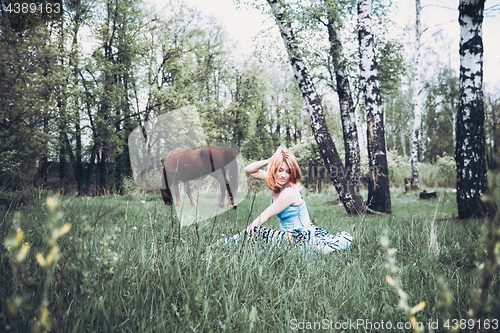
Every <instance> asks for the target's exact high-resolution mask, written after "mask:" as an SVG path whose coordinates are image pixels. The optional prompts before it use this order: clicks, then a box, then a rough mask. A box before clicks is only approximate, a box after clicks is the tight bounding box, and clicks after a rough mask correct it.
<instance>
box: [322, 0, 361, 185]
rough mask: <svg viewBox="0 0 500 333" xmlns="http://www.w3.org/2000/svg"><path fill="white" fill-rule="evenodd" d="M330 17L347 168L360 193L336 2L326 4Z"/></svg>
mask: <svg viewBox="0 0 500 333" xmlns="http://www.w3.org/2000/svg"><path fill="white" fill-rule="evenodd" d="M325 6H326V10H327V16H328V23H327V29H328V39H329V41H330V55H331V57H332V63H333V68H334V71H335V79H336V82H337V95H338V96H339V104H340V115H341V119H342V132H343V137H344V150H345V168H346V170H347V172H349V175H350V177H351V181H352V183H353V184H354V188H355V189H356V191H359V177H360V173H361V158H360V149H359V140H358V129H357V126H356V114H355V108H354V103H353V100H352V95H351V88H350V85H349V79H348V77H347V75H346V67H347V59H345V57H344V54H343V51H342V50H343V47H342V43H341V41H340V38H339V36H338V34H337V31H338V30H339V28H340V25H341V22H340V18H339V13H338V9H337V8H335V7H334V6H335V2H332V1H331V0H330V1H326V2H325Z"/></svg>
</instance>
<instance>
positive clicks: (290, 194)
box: [229, 147, 352, 254]
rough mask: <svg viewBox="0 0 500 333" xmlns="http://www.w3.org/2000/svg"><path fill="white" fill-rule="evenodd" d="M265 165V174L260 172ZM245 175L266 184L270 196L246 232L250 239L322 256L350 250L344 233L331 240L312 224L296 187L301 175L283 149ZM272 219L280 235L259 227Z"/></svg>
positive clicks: (263, 171)
mask: <svg viewBox="0 0 500 333" xmlns="http://www.w3.org/2000/svg"><path fill="white" fill-rule="evenodd" d="M266 165H268V170H267V171H265V170H262V168H263V167H264V166H266ZM245 171H246V172H247V173H248V174H249V175H250V176H252V177H254V178H257V179H260V180H265V181H266V182H267V185H268V186H269V188H270V189H271V191H272V193H273V198H272V200H271V205H270V206H269V207H268V208H267V209H266V210H265V211H264V212H262V214H260V215H259V216H258V217H257V218H256V219H255V220H254V221H253V222H252V223H251V224H250V225H249V226H248V228H247V229H246V230H245V232H247V233H249V234H250V235H251V239H253V240H260V239H262V240H264V241H265V242H267V243H269V242H275V241H278V242H280V243H281V242H282V241H283V240H289V241H290V243H292V244H294V245H299V246H301V245H302V244H303V245H304V247H309V246H311V247H313V248H315V249H317V250H320V251H321V252H323V253H325V254H326V253H330V252H333V251H337V250H346V249H348V248H349V247H350V246H351V242H352V236H351V235H350V234H348V233H347V232H339V233H338V234H336V235H335V236H333V235H331V234H330V233H328V231H326V230H324V229H322V228H319V227H316V226H315V225H313V224H312V223H311V221H310V219H309V213H308V212H307V207H306V203H305V201H304V197H303V195H302V192H301V186H300V184H299V181H300V179H301V178H302V173H301V172H300V168H299V165H298V163H297V159H296V158H295V156H294V155H293V154H292V153H291V152H289V151H288V150H287V149H286V148H283V147H280V148H278V150H277V151H276V152H275V153H274V155H273V156H272V157H271V158H270V159H267V160H262V161H258V162H254V163H251V164H249V165H248V166H247V167H245ZM275 215H278V218H279V225H280V231H278V230H272V229H267V228H264V227H261V226H262V224H264V222H266V221H267V220H268V219H270V218H271V217H273V216H275ZM238 238H239V235H236V236H234V237H232V239H233V240H234V241H237V240H238ZM229 240H231V238H230V239H229Z"/></svg>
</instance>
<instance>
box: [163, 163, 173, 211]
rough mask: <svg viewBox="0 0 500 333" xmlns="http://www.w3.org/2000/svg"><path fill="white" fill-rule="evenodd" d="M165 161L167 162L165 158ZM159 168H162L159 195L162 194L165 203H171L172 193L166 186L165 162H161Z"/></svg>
mask: <svg viewBox="0 0 500 333" xmlns="http://www.w3.org/2000/svg"><path fill="white" fill-rule="evenodd" d="M167 157H168V156H167ZM165 163H167V161H166V160H165ZM161 169H162V173H161V188H160V192H161V196H162V198H163V202H164V203H165V204H167V205H171V204H172V203H173V200H172V193H171V192H170V188H169V187H168V180H167V172H166V171H165V164H163V166H162V168H161Z"/></svg>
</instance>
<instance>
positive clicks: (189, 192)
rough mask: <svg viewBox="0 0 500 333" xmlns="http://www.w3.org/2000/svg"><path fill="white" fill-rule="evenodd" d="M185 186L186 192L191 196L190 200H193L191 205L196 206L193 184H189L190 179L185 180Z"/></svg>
mask: <svg viewBox="0 0 500 333" xmlns="http://www.w3.org/2000/svg"><path fill="white" fill-rule="evenodd" d="M184 187H185V188H186V193H187V195H188V197H189V200H190V201H191V206H196V203H195V202H194V199H193V196H192V195H191V186H189V180H186V181H185V182H184Z"/></svg>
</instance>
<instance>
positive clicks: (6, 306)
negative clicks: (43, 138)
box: [0, 188, 500, 332]
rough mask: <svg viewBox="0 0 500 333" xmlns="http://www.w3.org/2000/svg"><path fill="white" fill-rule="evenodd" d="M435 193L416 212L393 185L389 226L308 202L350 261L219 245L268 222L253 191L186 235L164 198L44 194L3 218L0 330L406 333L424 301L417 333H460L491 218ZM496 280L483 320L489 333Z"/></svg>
mask: <svg viewBox="0 0 500 333" xmlns="http://www.w3.org/2000/svg"><path fill="white" fill-rule="evenodd" d="M437 193H438V199H433V200H426V201H421V200H419V199H418V196H417V194H416V193H414V194H410V195H403V193H402V190H401V189H399V188H393V189H392V192H391V195H392V207H393V213H392V214H391V215H367V214H361V215H359V216H347V215H346V214H345V210H344V208H343V207H342V206H337V205H332V204H330V203H329V201H331V200H332V199H333V198H335V197H336V196H335V195H334V193H333V192H331V190H327V191H325V192H324V193H323V194H321V195H316V194H310V193H307V194H306V195H305V200H306V203H307V206H308V210H309V213H310V216H311V219H312V222H313V223H314V224H316V225H317V226H320V227H322V228H324V229H326V230H328V231H330V232H331V233H337V232H339V231H347V232H350V233H351V234H352V235H353V236H354V241H353V244H352V247H351V248H350V249H348V250H347V251H343V252H338V253H331V254H329V255H322V254H319V253H315V252H310V251H309V252H305V251H301V250H299V249H293V248H292V249H287V248H285V247H281V246H270V245H265V244H260V243H258V244H252V243H249V242H246V243H241V244H238V245H236V246H232V247H228V246H226V245H217V244H216V243H217V240H219V239H221V238H223V237H224V236H231V235H234V234H236V233H238V232H240V231H241V230H242V229H244V228H245V226H246V224H247V223H248V221H249V220H250V221H252V220H253V219H254V218H255V217H256V216H257V215H258V214H259V213H260V212H262V210H263V209H265V208H266V207H267V206H268V205H269V201H270V196H269V195H268V194H260V193H257V194H256V193H252V192H249V193H248V195H247V197H246V199H245V200H243V201H242V202H241V203H240V204H239V205H238V208H237V209H235V210H229V211H227V212H225V213H223V214H221V215H219V216H217V218H216V219H211V220H205V221H201V222H200V223H199V224H192V225H189V226H184V227H180V225H179V223H178V221H177V218H176V214H175V212H173V211H172V207H169V206H165V205H163V202H162V201H161V197H160V195H159V194H144V195H126V196H116V195H108V196H104V197H70V196H68V197H65V196H58V197H54V198H55V200H56V201H51V200H49V201H47V198H48V194H47V193H45V192H40V193H38V194H37V195H35V196H34V197H33V198H32V200H29V202H26V203H24V205H23V206H22V207H19V209H18V211H17V212H13V211H12V210H10V211H3V212H2V218H3V222H2V224H3V225H2V226H1V228H0V231H3V235H4V238H5V241H4V244H5V245H6V246H5V247H4V246H2V249H1V250H0V264H1V266H0V267H1V274H0V285H1V286H2V287H1V289H0V302H1V304H0V309H1V310H2V314H1V317H0V331H6V332H8V331H12V332H27V331H30V329H33V330H34V331H44V330H50V331H58V332H62V331H68V332H173V331H175V332H221V331H227V332H233V331H237V332H249V331H255V332H295V331H297V332H298V331H325V332H330V331H331V332H341V331H345V332H358V331H360V332H364V331H366V332H410V331H412V329H411V324H410V318H409V316H408V313H407V312H408V311H407V312H405V311H403V310H402V307H401V306H400V304H401V302H402V301H404V302H405V303H407V304H408V305H409V306H410V307H413V306H415V305H417V304H419V303H421V302H425V307H423V309H421V307H420V309H419V310H420V311H418V312H416V311H414V312H416V314H414V316H415V319H416V321H417V322H418V323H421V324H422V327H423V331H425V332H431V331H434V332H445V331H448V329H452V326H453V324H456V325H455V327H456V328H458V329H459V330H461V331H468V329H469V328H471V326H470V324H471V323H470V322H469V321H468V319H469V318H470V313H469V310H470V309H471V308H474V307H476V306H477V303H478V297H477V294H478V288H479V287H480V284H481V282H482V281H483V270H482V267H481V263H484V262H485V260H486V259H487V251H486V240H485V235H486V232H487V224H488V221H487V220H468V221H459V220H457V219H456V211H457V209H456V200H455V193H452V192H450V190H448V189H445V188H439V189H437ZM363 195H364V197H366V193H363ZM68 223H69V224H70V225H71V227H70V228H69V226H68V225H67V224H68ZM265 226H266V227H269V228H278V222H277V219H276V218H275V219H273V220H271V221H268V222H266V224H265ZM2 229H3V230H2ZM20 230H22V232H21V231H20ZM431 230H433V232H431ZM21 233H22V234H21ZM384 237H385V238H384ZM431 238H432V242H431V245H430V241H431ZM381 239H382V240H384V239H385V241H388V242H389V244H388V245H387V244H384V245H385V246H383V245H382V244H381ZM25 243H29V250H27V249H26V247H27V245H24V247H23V244H25ZM56 247H57V250H56ZM23 248H25V250H23ZM392 248H394V249H396V251H394V250H390V249H392ZM23 251H24V252H26V253H24V252H23ZM37 254H39V255H37ZM483 266H484V265H483ZM396 267H397V268H396ZM387 276H391V277H392V278H387ZM497 277H498V272H495V276H494V278H493V280H492V282H491V285H490V287H489V295H488V299H487V304H486V305H487V306H486V308H485V309H486V310H485V312H484V313H483V314H482V320H483V325H484V323H486V321H485V320H489V321H488V323H489V324H488V328H487V329H486V331H491V332H492V331H498V329H499V328H498V327H499V325H500V323H498V318H499V316H498V314H499V308H500V306H499V302H498V294H499V283H498V279H497ZM394 280H396V282H397V283H398V286H399V287H400V288H401V290H402V291H404V293H403V294H404V295H402V294H401V291H400V292H398V290H397V288H395V287H394V286H392V285H391V284H390V283H389V282H391V281H394ZM403 298H404V300H403ZM42 299H46V302H42V301H41V300H42ZM468 313H469V314H468ZM495 318H497V319H495ZM460 320H462V321H461V322H460ZM495 320H496V321H495ZM389 324H390V326H389ZM460 325H462V326H460ZM468 325H469V326H468ZM495 325H496V326H495ZM446 326H448V327H446ZM483 328H485V327H483Z"/></svg>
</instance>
